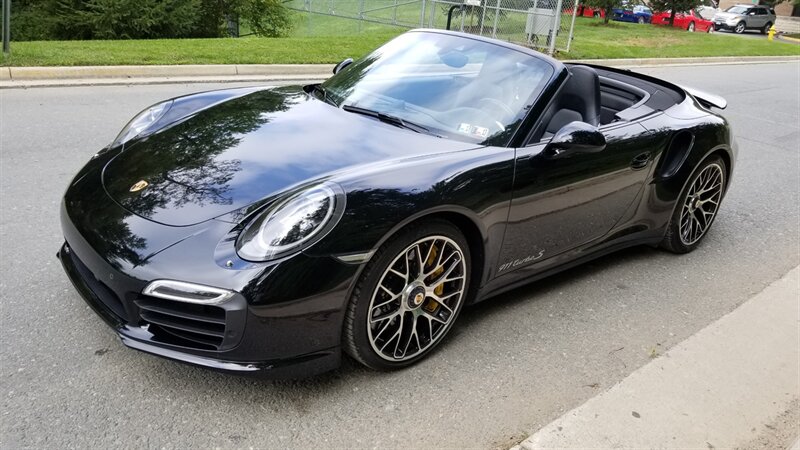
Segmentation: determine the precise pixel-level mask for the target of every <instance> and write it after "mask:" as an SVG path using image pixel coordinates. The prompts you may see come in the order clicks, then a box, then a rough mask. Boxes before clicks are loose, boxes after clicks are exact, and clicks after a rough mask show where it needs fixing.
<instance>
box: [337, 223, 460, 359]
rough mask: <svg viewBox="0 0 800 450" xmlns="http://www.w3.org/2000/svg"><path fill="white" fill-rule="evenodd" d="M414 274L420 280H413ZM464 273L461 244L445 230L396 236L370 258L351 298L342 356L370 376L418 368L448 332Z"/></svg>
mask: <svg viewBox="0 0 800 450" xmlns="http://www.w3.org/2000/svg"><path fill="white" fill-rule="evenodd" d="M432 247H433V248H432ZM423 254H425V256H424V257H423V256H422V255H423ZM431 255H433V256H431ZM420 267H422V268H423V272H426V273H427V276H420V275H419V268H420ZM437 268H438V269H437ZM471 269H472V265H471V260H470V252H469V245H468V243H467V240H466V239H465V238H464V235H463V234H462V233H461V231H459V229H458V228H457V227H455V226H454V225H453V224H451V223H450V222H446V221H443V220H432V221H428V222H425V223H422V224H419V225H412V226H411V227H408V228H406V229H404V230H401V231H400V232H399V233H398V234H397V235H395V236H394V237H392V238H391V239H390V240H389V241H387V242H386V243H385V244H384V245H383V246H381V248H380V249H379V250H378V251H377V252H376V253H375V255H373V257H372V260H371V261H370V262H369V263H368V265H367V267H366V268H365V269H364V272H363V273H362V274H361V277H360V278H359V280H358V283H357V284H356V287H355V289H354V290H353V294H352V295H351V297H350V301H349V303H348V306H347V311H346V313H345V320H344V330H343V337H342V341H343V342H342V344H343V348H344V351H345V352H346V353H347V354H348V355H350V357H351V358H353V359H355V360H356V361H358V362H360V363H361V364H364V365H365V366H367V367H369V368H372V369H375V370H395V369H401V368H403V367H407V366H410V365H412V364H414V363H416V362H417V361H419V360H421V359H422V358H424V357H425V356H426V355H428V354H429V353H430V352H431V351H432V350H433V349H434V348H436V347H437V346H438V345H439V344H440V343H441V342H442V341H443V340H444V338H445V337H446V335H447V334H448V333H449V332H450V330H452V328H453V324H454V323H455V321H456V319H457V318H458V315H459V313H460V312H461V309H462V307H463V305H464V302H465V301H466V299H467V295H468V294H469V292H468V291H469V287H470V281H471V280H470V275H471V272H470V271H471ZM443 278H445V279H446V280H448V281H445V282H444V283H441V280H442V279H443ZM408 324H411V325H408Z"/></svg>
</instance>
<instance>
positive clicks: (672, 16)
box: [669, 8, 675, 26]
mask: <svg viewBox="0 0 800 450" xmlns="http://www.w3.org/2000/svg"><path fill="white" fill-rule="evenodd" d="M673 23H675V8H672V9H671V10H669V26H672V25H673Z"/></svg>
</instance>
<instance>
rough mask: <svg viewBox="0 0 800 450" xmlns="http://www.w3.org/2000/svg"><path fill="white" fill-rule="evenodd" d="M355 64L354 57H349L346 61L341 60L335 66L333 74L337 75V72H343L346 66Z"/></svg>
mask: <svg viewBox="0 0 800 450" xmlns="http://www.w3.org/2000/svg"><path fill="white" fill-rule="evenodd" d="M350 64H353V58H347V59H345V60H344V61H342V62H340V63H339V64H337V65H336V66H335V67H334V68H333V74H334V75H336V74H337V73H339V72H341V71H342V70H343V69H344V68H345V67H347V66H349V65H350Z"/></svg>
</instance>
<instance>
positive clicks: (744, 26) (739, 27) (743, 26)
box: [733, 21, 747, 34]
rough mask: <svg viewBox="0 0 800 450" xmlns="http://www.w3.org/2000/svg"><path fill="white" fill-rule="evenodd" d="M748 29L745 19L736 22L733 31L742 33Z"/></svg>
mask: <svg viewBox="0 0 800 450" xmlns="http://www.w3.org/2000/svg"><path fill="white" fill-rule="evenodd" d="M746 29H747V24H745V23H744V21H742V22H739V23H737V24H736V27H735V28H734V29H733V32H734V33H736V34H742V33H744V30H746Z"/></svg>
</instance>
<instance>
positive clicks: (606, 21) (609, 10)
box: [603, 8, 612, 25]
mask: <svg viewBox="0 0 800 450" xmlns="http://www.w3.org/2000/svg"><path fill="white" fill-rule="evenodd" d="M604 12H605V15H606V16H605V17H603V23H604V24H605V25H608V21H609V19H611V14H612V13H611V8H606V9H605V10H604Z"/></svg>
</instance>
